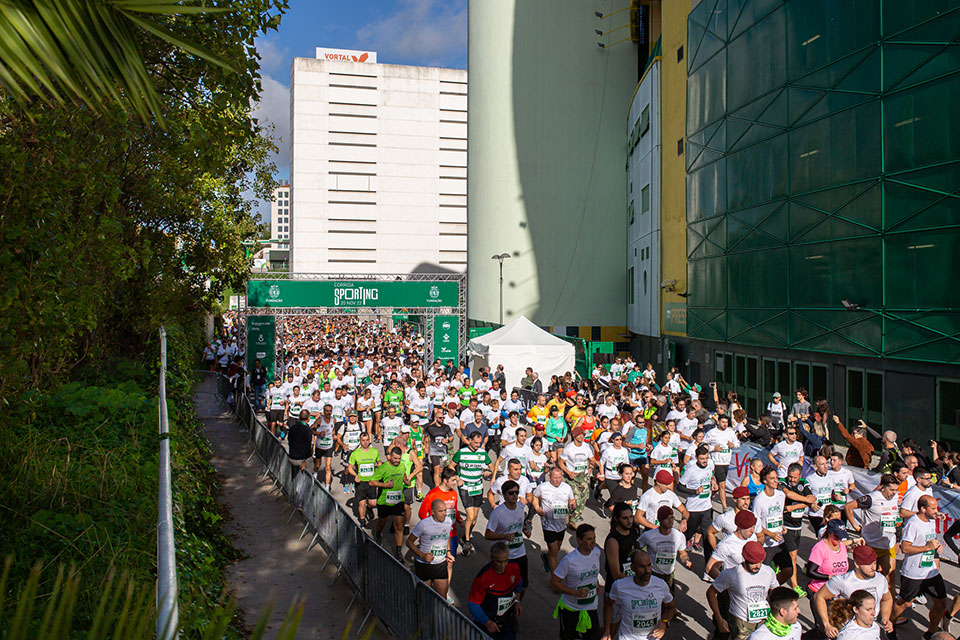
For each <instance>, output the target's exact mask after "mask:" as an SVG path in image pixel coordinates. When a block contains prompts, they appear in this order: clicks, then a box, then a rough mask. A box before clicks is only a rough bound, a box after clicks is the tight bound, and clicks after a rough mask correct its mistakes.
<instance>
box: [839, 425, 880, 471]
mask: <svg viewBox="0 0 960 640" xmlns="http://www.w3.org/2000/svg"><path fill="white" fill-rule="evenodd" d="M833 422H834V424H836V425H837V430H839V431H840V435H841V436H843V438H844V439H845V440H846V441H847V442H848V443H850V448H849V449H847V457H846V462H847V464H848V465H849V466H851V467H857V468H858V469H869V468H870V459H871V458H872V457H873V445H872V444H870V441H869V440H867V426H866V423H864V421H863V420H861V421H860V423H859V424H858V425H857V426H855V427H854V428H853V433H851V432H849V431H847V429H846V427H844V426H843V423H841V422H840V417H839V416H837V415H834V416H833Z"/></svg>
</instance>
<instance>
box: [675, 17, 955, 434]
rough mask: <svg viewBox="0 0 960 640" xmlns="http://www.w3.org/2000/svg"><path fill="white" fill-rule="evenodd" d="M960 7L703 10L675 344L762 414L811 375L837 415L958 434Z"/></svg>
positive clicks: (692, 38) (690, 84)
mask: <svg viewBox="0 0 960 640" xmlns="http://www.w3.org/2000/svg"><path fill="white" fill-rule="evenodd" d="M951 6H952V5H951ZM958 18H960V9H958V8H956V7H954V8H949V7H947V5H946V4H944V3H937V2H923V1H919V0H917V1H912V2H903V1H900V2H893V1H888V0H884V1H883V2H877V1H875V0H871V1H867V0H862V1H853V2H846V3H833V2H827V1H814V0H788V1H781V2H771V1H768V0H747V1H746V2H743V1H740V0H738V1H733V0H729V1H728V0H702V1H701V2H700V3H699V5H697V6H696V7H695V8H693V10H692V11H691V12H690V15H689V20H688V22H687V28H688V31H687V41H688V44H689V52H688V56H687V73H688V80H687V110H686V132H687V135H686V147H687V149H686V171H687V188H686V196H687V204H686V231H687V246H686V259H687V286H688V297H687V299H686V301H687V307H686V330H685V334H686V339H682V338H679V337H678V338H677V339H676V340H677V349H678V353H677V361H678V363H680V364H687V365H688V366H689V367H690V368H691V369H693V368H695V369H696V370H697V373H696V374H695V375H694V377H695V378H698V379H702V380H711V379H716V380H717V381H718V383H719V384H720V385H721V388H724V389H729V390H734V391H736V392H737V393H738V394H740V396H741V397H742V398H743V399H744V400H745V404H746V407H747V409H748V412H749V413H750V415H751V416H755V415H757V414H758V413H760V412H762V411H763V410H764V408H765V406H766V403H767V402H768V401H769V398H770V396H771V395H772V394H773V392H774V391H780V392H781V393H783V394H784V396H785V397H790V396H791V395H792V391H793V390H794V389H796V388H797V387H801V386H802V387H805V388H807V389H808V390H810V391H811V399H812V400H815V399H821V398H822V399H826V400H827V401H828V402H829V403H830V405H831V407H832V408H833V410H834V411H835V412H836V414H837V415H838V416H840V417H841V419H842V420H843V421H844V422H855V421H856V420H858V419H864V420H865V421H866V422H868V424H870V425H872V426H873V427H874V428H875V429H877V430H880V429H882V428H887V429H893V430H895V431H898V432H899V433H900V434H901V437H903V436H904V435H906V434H909V435H911V436H913V437H914V438H916V439H917V440H918V441H920V442H921V443H922V444H924V445H925V442H926V440H927V439H929V438H931V437H940V438H945V439H948V440H953V441H955V442H957V441H960V368H958V366H957V365H958V363H960V293H958V288H957V287H956V285H955V283H954V282H953V281H952V280H953V276H955V274H957V273H958V272H960V257H958V252H957V249H958V247H960V197H958V185H960V124H958V123H960V120H958V119H957V118H956V117H951V116H950V115H949V113H950V110H951V107H952V105H954V104H956V101H957V99H958V98H960V64H958V63H957V60H958V58H957V56H956V47H955V46H951V44H950V43H953V42H956V41H957V38H958V36H960V20H958Z"/></svg>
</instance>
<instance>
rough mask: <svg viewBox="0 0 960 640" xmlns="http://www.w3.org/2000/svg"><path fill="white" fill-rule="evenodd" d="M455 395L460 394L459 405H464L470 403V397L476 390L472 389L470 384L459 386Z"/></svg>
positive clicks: (475, 393)
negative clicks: (468, 385)
mask: <svg viewBox="0 0 960 640" xmlns="http://www.w3.org/2000/svg"><path fill="white" fill-rule="evenodd" d="M457 395H459V396H460V405H461V406H464V407H465V406H467V405H468V404H470V398H472V397H474V396H475V395H477V390H476V389H474V388H473V387H472V386H470V387H460V388H459V389H458V390H457Z"/></svg>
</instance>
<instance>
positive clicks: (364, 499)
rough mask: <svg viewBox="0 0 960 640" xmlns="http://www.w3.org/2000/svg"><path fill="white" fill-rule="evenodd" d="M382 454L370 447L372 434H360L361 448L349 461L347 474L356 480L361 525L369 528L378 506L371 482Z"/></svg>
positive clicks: (352, 454) (353, 453) (357, 505)
mask: <svg viewBox="0 0 960 640" xmlns="http://www.w3.org/2000/svg"><path fill="white" fill-rule="evenodd" d="M380 462H381V458H380V452H379V451H377V450H376V449H374V448H373V447H371V446H370V434H369V433H368V432H366V431H364V432H362V433H361V434H360V448H359V449H355V450H354V451H353V452H352V453H351V454H350V458H349V460H347V469H346V473H347V474H348V475H351V476H353V477H354V479H355V480H356V492H355V493H356V496H357V500H356V507H357V516H358V517H359V518H360V525H361V526H367V525H368V524H370V523H369V521H368V516H370V518H369V519H372V512H373V508H374V507H375V506H376V504H377V490H376V489H375V488H373V487H371V486H370V480H372V479H373V474H374V472H375V471H376V470H377V466H379V465H380Z"/></svg>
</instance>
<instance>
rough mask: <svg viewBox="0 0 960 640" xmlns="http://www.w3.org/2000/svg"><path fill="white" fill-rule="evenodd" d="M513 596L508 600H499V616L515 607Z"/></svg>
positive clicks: (507, 598)
mask: <svg viewBox="0 0 960 640" xmlns="http://www.w3.org/2000/svg"><path fill="white" fill-rule="evenodd" d="M513 600H514V598H513V595H510V596H509V597H506V598H497V615H498V616H502V615H504V614H505V613H506V612H507V611H510V608H511V607H513Z"/></svg>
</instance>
